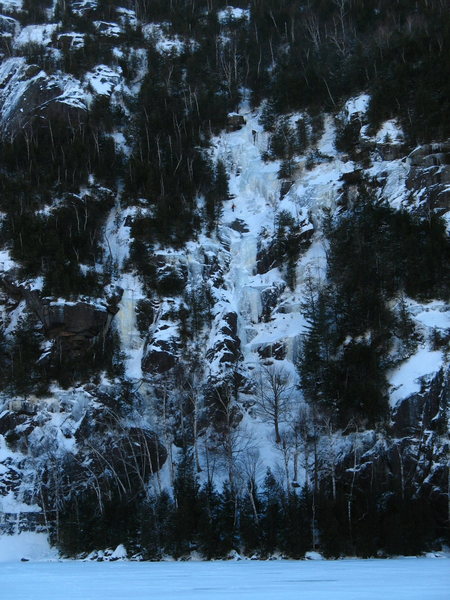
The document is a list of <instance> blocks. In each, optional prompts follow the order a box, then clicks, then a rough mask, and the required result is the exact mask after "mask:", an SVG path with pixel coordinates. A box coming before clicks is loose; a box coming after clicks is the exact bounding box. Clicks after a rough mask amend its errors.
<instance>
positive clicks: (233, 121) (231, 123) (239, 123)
mask: <svg viewBox="0 0 450 600" xmlns="http://www.w3.org/2000/svg"><path fill="white" fill-rule="evenodd" d="M245 123H246V121H245V119H244V117H243V116H242V115H238V114H236V113H230V114H229V115H228V117H227V131H238V130H239V129H241V128H242V127H243V126H244V125H245Z"/></svg>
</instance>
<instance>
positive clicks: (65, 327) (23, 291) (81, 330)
mask: <svg viewBox="0 0 450 600" xmlns="http://www.w3.org/2000/svg"><path fill="white" fill-rule="evenodd" d="M0 286H1V287H2V288H3V289H4V290H5V291H6V293H7V294H8V296H10V297H11V298H14V299H16V300H21V299H23V300H25V302H26V304H27V307H28V309H29V310H30V311H31V312H33V313H34V314H35V315H36V317H37V318H38V319H39V321H40V322H41V324H42V326H43V331H44V333H45V335H46V337H47V338H48V339H50V340H54V339H60V340H63V341H64V343H65V345H66V346H67V345H68V346H69V347H70V348H71V349H72V350H77V352H80V351H82V349H83V348H85V347H87V346H88V345H89V343H90V342H91V340H93V339H94V338H96V337H97V336H99V335H100V334H103V335H104V334H106V332H107V331H108V329H109V326H110V324H111V320H112V318H113V316H114V315H115V314H116V313H117V312H118V304H119V302H120V299H121V297H122V293H123V290H122V289H121V288H118V287H116V288H113V289H112V290H111V291H110V293H109V295H108V297H107V298H105V300H104V301H87V300H80V301H77V302H68V301H64V300H60V301H51V300H49V299H47V298H41V296H40V293H39V291H37V290H30V289H29V288H27V287H26V286H24V285H20V284H16V283H14V282H12V281H11V280H9V279H8V278H6V277H2V278H0Z"/></svg>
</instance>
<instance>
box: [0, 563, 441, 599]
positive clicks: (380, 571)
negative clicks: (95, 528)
mask: <svg viewBox="0 0 450 600" xmlns="http://www.w3.org/2000/svg"><path fill="white" fill-rule="evenodd" d="M0 581H1V590H2V592H1V597H2V598H5V599H8V600H61V598H64V600H127V599H132V600H151V599H156V600H175V599H177V600H179V599H182V600H221V599H230V598H232V599H233V600H279V599H283V600H294V599H295V600H299V599H301V600H309V599H314V600H379V599H380V598H383V600H448V598H449V590H450V561H449V559H446V558H442V559H431V558H399V559H392V560H356V559H355V560H338V561H265V562H263V561H237V562H236V561H228V562H225V561H223V562H222V561H217V562H159V563H133V562H114V563H105V562H102V563H98V562H80V561H56V562H26V563H20V562H19V563H16V562H14V563H13V562H5V563H0Z"/></svg>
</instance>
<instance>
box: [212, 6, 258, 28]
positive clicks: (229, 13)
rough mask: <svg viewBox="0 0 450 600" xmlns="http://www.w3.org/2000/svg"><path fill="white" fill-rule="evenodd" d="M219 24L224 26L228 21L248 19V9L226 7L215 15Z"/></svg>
mask: <svg viewBox="0 0 450 600" xmlns="http://www.w3.org/2000/svg"><path fill="white" fill-rule="evenodd" d="M217 18H218V20H219V23H221V24H222V25H223V24H226V23H228V22H229V21H239V20H241V19H245V20H247V21H248V20H249V19H250V10H249V9H248V8H237V7H235V6H227V8H225V9H224V10H219V12H218V13H217Z"/></svg>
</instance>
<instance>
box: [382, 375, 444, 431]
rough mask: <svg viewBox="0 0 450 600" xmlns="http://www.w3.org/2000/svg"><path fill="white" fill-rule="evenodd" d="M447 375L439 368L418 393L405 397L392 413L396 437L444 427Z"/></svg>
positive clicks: (393, 429)
mask: <svg viewBox="0 0 450 600" xmlns="http://www.w3.org/2000/svg"><path fill="white" fill-rule="evenodd" d="M449 388H450V385H449V375H448V373H446V372H444V370H442V369H441V371H439V373H437V374H436V375H435V376H434V377H433V379H432V380H431V382H429V383H428V384H425V385H423V388H422V390H421V392H420V393H418V394H413V395H411V396H409V397H408V398H405V399H404V400H403V401H402V402H400V404H399V405H398V406H397V408H396V410H395V411H394V413H393V415H392V431H393V433H394V435H396V436H398V437H403V436H414V435H417V434H418V433H419V432H420V431H422V430H424V429H429V430H439V429H442V428H444V429H445V407H446V402H447V396H448V391H449Z"/></svg>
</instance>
